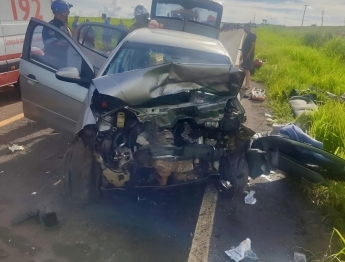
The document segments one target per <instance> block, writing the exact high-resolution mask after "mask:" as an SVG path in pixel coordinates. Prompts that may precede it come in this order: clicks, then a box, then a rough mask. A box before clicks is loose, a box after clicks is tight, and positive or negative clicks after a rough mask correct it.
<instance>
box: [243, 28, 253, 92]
mask: <svg viewBox="0 0 345 262" xmlns="http://www.w3.org/2000/svg"><path fill="white" fill-rule="evenodd" d="M243 29H244V32H245V33H246V35H245V37H244V39H243V43H242V62H241V65H240V67H241V69H242V70H243V71H244V73H245V74H246V81H245V84H244V85H243V86H242V89H245V90H246V89H249V88H250V72H251V70H253V62H254V51H255V43H256V34H254V33H253V32H252V29H251V24H250V23H247V24H244V26H243Z"/></svg>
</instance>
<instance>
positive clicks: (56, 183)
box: [53, 179, 61, 186]
mask: <svg viewBox="0 0 345 262" xmlns="http://www.w3.org/2000/svg"><path fill="white" fill-rule="evenodd" d="M60 183H61V179H60V180H58V181H56V182H55V183H54V184H53V186H57V185H58V184H60Z"/></svg>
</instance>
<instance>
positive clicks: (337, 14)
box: [69, 0, 345, 26]
mask: <svg viewBox="0 0 345 262" xmlns="http://www.w3.org/2000/svg"><path fill="white" fill-rule="evenodd" d="M69 1H70V2H71V3H72V4H73V5H74V7H73V12H72V14H78V15H80V16H99V15H100V14H101V13H102V12H104V13H106V14H108V15H109V16H111V17H120V18H128V17H130V18H132V17H133V9H134V7H135V6H136V5H138V4H144V5H145V6H146V7H147V8H148V9H150V8H151V0H69ZM218 2H221V3H222V4H223V6H224V12H223V21H227V22H246V21H249V20H253V19H254V15H255V14H256V17H255V20H256V22H257V23H260V22H262V19H267V20H268V23H273V24H284V21H285V18H286V24H287V25H291V26H296V25H300V24H301V21H302V16H303V12H304V5H309V7H308V8H307V10H306V14H305V20H304V24H305V25H311V24H314V23H317V24H320V23H321V12H322V11H325V14H324V25H343V24H344V18H345V15H344V14H345V5H344V0H220V1H218ZM330 2H332V4H331V3H330ZM100 3H101V4H100Z"/></svg>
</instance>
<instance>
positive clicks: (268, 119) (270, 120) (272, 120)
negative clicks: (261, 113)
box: [266, 118, 277, 123]
mask: <svg viewBox="0 0 345 262" xmlns="http://www.w3.org/2000/svg"><path fill="white" fill-rule="evenodd" d="M266 120H267V121H268V122H272V123H275V122H277V120H275V119H272V118H267V119H266Z"/></svg>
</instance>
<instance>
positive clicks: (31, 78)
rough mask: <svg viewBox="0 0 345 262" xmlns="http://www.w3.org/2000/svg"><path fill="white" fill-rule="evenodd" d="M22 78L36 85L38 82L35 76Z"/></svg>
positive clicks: (30, 75) (29, 75)
mask: <svg viewBox="0 0 345 262" xmlns="http://www.w3.org/2000/svg"><path fill="white" fill-rule="evenodd" d="M24 77H25V78H26V79H28V80H30V81H32V82H35V83H38V80H37V79H36V76H34V75H32V74H28V75H24Z"/></svg>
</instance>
